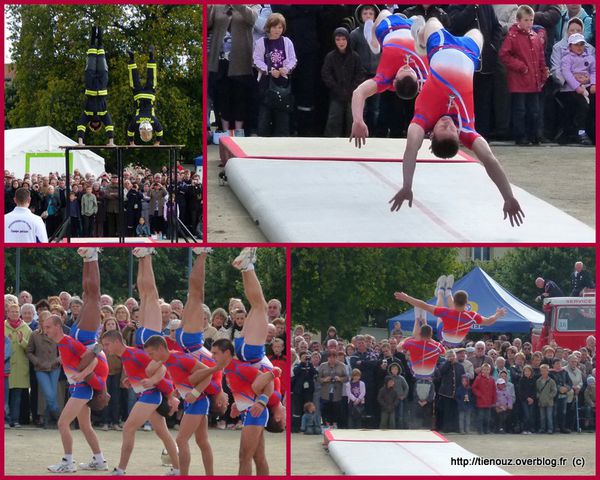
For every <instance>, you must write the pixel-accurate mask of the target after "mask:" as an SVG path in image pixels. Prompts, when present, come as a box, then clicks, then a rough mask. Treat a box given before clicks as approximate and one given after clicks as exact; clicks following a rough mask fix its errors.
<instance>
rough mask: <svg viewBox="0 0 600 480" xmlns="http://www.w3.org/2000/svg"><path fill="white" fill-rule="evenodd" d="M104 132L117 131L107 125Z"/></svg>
mask: <svg viewBox="0 0 600 480" xmlns="http://www.w3.org/2000/svg"><path fill="white" fill-rule="evenodd" d="M104 130H106V131H107V132H114V131H115V127H114V126H113V125H106V126H105V127H104Z"/></svg>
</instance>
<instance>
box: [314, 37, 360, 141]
mask: <svg viewBox="0 0 600 480" xmlns="http://www.w3.org/2000/svg"><path fill="white" fill-rule="evenodd" d="M333 38H334V40H335V50H332V51H331V52H329V53H328V54H327V56H326V57H325V61H324V63H323V68H322V69H321V77H322V78H323V82H324V83H325V86H326V87H327V88H328V89H329V115H328V117H327V125H326V126H325V136H326V137H347V136H349V134H350V128H351V127H352V108H351V105H350V101H351V100H352V92H354V89H355V88H356V87H358V85H360V83H361V82H362V81H363V80H364V77H365V74H364V70H363V68H362V66H361V62H360V57H359V56H358V54H357V53H356V52H354V51H353V50H352V48H351V47H350V45H349V44H348V40H349V39H350V33H349V32H348V30H346V29H345V28H344V27H339V28H336V29H335V31H334V32H333Z"/></svg>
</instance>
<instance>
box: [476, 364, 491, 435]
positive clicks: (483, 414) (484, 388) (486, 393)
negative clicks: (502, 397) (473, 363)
mask: <svg viewBox="0 0 600 480" xmlns="http://www.w3.org/2000/svg"><path fill="white" fill-rule="evenodd" d="M490 371H491V369H490V366H489V365H488V364H487V363H484V364H483V365H482V367H481V373H480V374H479V375H478V376H477V378H475V381H474V382H473V388H472V390H473V395H475V406H476V407H477V420H478V422H477V423H478V429H479V433H480V434H481V433H490V425H491V419H492V408H493V407H494V405H496V382H495V381H494V379H493V378H492V377H491V376H490Z"/></svg>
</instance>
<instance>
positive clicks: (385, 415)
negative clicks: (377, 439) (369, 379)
mask: <svg viewBox="0 0 600 480" xmlns="http://www.w3.org/2000/svg"><path fill="white" fill-rule="evenodd" d="M395 385H396V382H395V381H394V379H393V378H392V377H391V376H390V375H388V376H387V377H385V381H384V384H383V387H381V388H380V389H379V392H378V393H377V403H379V407H380V421H379V428H381V429H387V428H392V429H393V428H396V407H397V406H398V403H399V402H400V397H398V394H397V393H396V388H395Z"/></svg>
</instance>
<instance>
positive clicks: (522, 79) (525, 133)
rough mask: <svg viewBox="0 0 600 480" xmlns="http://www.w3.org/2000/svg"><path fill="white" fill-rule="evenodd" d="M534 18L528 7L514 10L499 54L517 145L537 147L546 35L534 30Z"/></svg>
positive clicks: (544, 75)
mask: <svg viewBox="0 0 600 480" xmlns="http://www.w3.org/2000/svg"><path fill="white" fill-rule="evenodd" d="M533 18H534V12H533V9H532V8H531V7H530V6H528V5H521V6H520V7H519V8H518V9H517V22H516V23H515V24H514V25H513V26H512V27H510V29H509V30H508V34H507V35H506V38H505V39H504V42H503V43H502V47H501V48H500V53H499V56H500V59H501V60H502V63H504V65H506V76H507V82H508V90H509V92H510V97H511V104H512V123H513V135H514V140H515V142H516V144H517V145H529V144H530V143H533V144H534V145H537V144H539V143H540V139H539V137H538V131H539V127H540V118H539V115H540V104H539V102H540V92H541V91H542V87H543V86H544V83H546V80H547V79H548V75H549V71H548V67H546V60H545V57H544V48H545V44H546V31H545V29H544V28H543V27H539V26H537V25H536V26H534V25H533Z"/></svg>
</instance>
